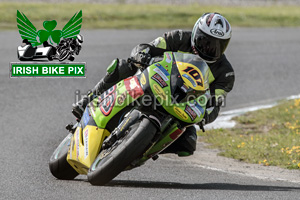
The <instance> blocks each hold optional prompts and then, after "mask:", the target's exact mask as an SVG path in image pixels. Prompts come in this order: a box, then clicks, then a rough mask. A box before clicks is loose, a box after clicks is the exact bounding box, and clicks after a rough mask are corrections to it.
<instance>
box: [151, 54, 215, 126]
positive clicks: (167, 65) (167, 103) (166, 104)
mask: <svg viewBox="0 0 300 200" xmlns="http://www.w3.org/2000/svg"><path fill="white" fill-rule="evenodd" d="M167 54H168V55H169V58H171V61H170V60H168V59H169V58H168V57H167ZM172 54H173V53H172V52H166V53H165V54H164V59H163V60H162V61H161V62H158V64H160V65H161V66H162V67H163V68H164V69H165V70H166V71H168V72H169V76H166V77H167V78H168V80H166V81H165V82H166V83H167V84H168V86H167V87H164V88H162V87H160V88H161V89H162V90H163V91H164V93H165V94H169V95H166V97H167V98H166V99H165V100H164V99H163V98H161V95H159V94H158V93H157V92H156V91H155V89H154V85H158V86H159V84H158V83H157V82H156V81H155V80H153V79H151V77H152V76H153V75H154V74H156V73H157V72H156V71H155V69H157V66H156V64H157V63H155V64H153V65H151V66H150V67H148V68H147V70H148V72H149V77H148V80H149V83H150V86H151V89H152V92H153V94H154V95H155V96H156V98H157V99H158V101H159V103H160V104H161V105H162V106H163V108H164V109H165V110H166V111H167V112H168V113H170V114H171V115H173V116H175V117H176V118H178V119H179V120H181V121H183V122H186V123H192V124H194V123H199V122H200V121H201V120H202V119H203V117H204V113H205V112H204V111H205V107H206V104H204V103H203V102H201V101H203V100H206V99H207V98H209V96H210V94H209V91H208V92H207V93H205V94H204V95H201V96H199V97H198V98H196V99H194V100H192V101H188V102H184V103H175V104H172V98H171V96H170V94H171V87H170V79H171V71H172V67H173V66H175V65H172V63H173V62H174V57H173V55H172ZM167 60H168V61H167ZM156 87H157V86H156ZM195 101H196V102H197V103H198V106H199V105H202V106H201V107H202V109H201V112H200V113H201V114H200V113H199V110H197V113H198V114H197V117H196V118H194V120H192V118H191V117H190V116H189V114H188V113H187V112H186V111H185V109H186V106H189V107H190V108H191V107H193V108H194V106H193V105H194V104H195ZM174 107H178V108H179V109H181V111H182V112H185V113H186V115H187V116H188V118H187V119H184V118H182V117H180V116H179V115H178V114H176V112H175V111H174ZM194 109H195V108H194ZM194 109H193V111H194V112H195V110H194ZM199 114H200V115H199Z"/></svg>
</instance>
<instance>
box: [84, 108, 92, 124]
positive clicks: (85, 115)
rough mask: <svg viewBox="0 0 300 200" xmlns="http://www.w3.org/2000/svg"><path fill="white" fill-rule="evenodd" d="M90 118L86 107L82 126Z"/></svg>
mask: <svg viewBox="0 0 300 200" xmlns="http://www.w3.org/2000/svg"><path fill="white" fill-rule="evenodd" d="M90 118H91V116H90V114H89V111H88V109H86V110H85V112H84V114H83V125H84V127H85V126H86V125H87V124H88V123H89V121H90Z"/></svg>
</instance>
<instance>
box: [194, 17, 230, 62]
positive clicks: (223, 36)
mask: <svg viewBox="0 0 300 200" xmlns="http://www.w3.org/2000/svg"><path fill="white" fill-rule="evenodd" d="M230 38H231V26H230V24H229V22H228V21H227V20H226V19H225V17H223V16H222V15H220V14H219V13H205V14H203V15H202V16H201V17H200V18H199V19H198V20H197V22H196V23H195V25H194V28H193V31H192V37H191V42H192V48H193V50H194V51H195V52H196V53H197V54H199V56H200V57H201V58H202V59H204V60H205V61H207V62H214V61H216V60H217V59H218V58H220V57H221V55H222V54H223V53H224V51H225V50H226V47H227V45H228V43H229V41H230Z"/></svg>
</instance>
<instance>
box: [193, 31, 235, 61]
mask: <svg viewBox="0 0 300 200" xmlns="http://www.w3.org/2000/svg"><path fill="white" fill-rule="evenodd" d="M194 38H195V39H194V43H195V48H196V50H197V51H198V53H199V56H200V57H201V58H203V59H204V60H206V61H216V60H217V59H218V58H220V57H221V55H222V54H223V53H224V51H225V50H226V47H227V45H228V43H229V40H230V39H219V38H215V37H212V36H210V35H208V34H206V33H204V32H202V31H201V30H200V29H198V30H197V31H196V34H195V36H194Z"/></svg>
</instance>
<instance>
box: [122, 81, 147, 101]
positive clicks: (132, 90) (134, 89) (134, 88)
mask: <svg viewBox="0 0 300 200" xmlns="http://www.w3.org/2000/svg"><path fill="white" fill-rule="evenodd" d="M124 85H125V87H126V90H127V91H128V94H129V95H130V96H131V97H132V98H134V99H137V98H138V97H140V96H142V95H143V94H144V91H143V89H142V87H141V85H140V83H139V81H138V78H137V77H136V76H133V77H130V78H127V79H125V80H124Z"/></svg>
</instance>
